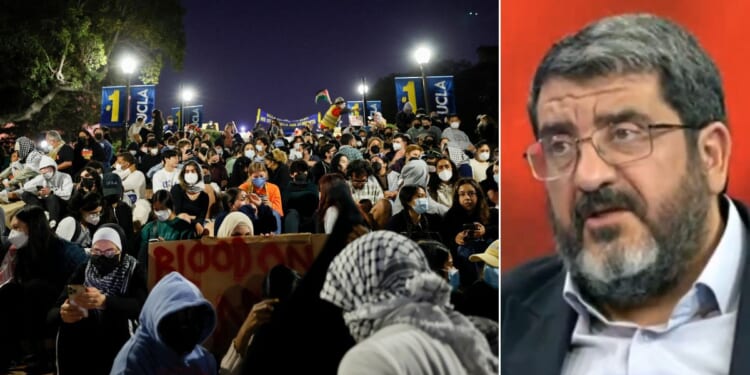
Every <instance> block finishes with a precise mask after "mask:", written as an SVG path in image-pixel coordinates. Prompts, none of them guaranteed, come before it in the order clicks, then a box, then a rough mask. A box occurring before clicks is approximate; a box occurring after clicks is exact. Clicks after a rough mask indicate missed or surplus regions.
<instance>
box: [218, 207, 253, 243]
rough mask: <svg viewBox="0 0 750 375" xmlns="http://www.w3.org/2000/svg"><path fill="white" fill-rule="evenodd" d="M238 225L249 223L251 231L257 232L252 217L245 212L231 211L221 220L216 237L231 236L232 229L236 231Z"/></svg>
mask: <svg viewBox="0 0 750 375" xmlns="http://www.w3.org/2000/svg"><path fill="white" fill-rule="evenodd" d="M238 225H247V226H248V227H250V232H251V233H253V234H255V229H254V228H253V222H252V221H251V220H250V218H249V217H248V216H247V215H245V214H244V213H242V212H239V211H236V212H231V213H229V215H227V216H226V217H225V218H224V221H222V222H221V226H220V227H219V229H218V230H217V231H216V237H218V238H226V237H231V236H232V231H234V228H236V227H237V226H238Z"/></svg>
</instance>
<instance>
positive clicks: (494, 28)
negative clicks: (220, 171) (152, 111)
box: [157, 0, 499, 127]
mask: <svg viewBox="0 0 750 375" xmlns="http://www.w3.org/2000/svg"><path fill="white" fill-rule="evenodd" d="M354 3H355V2H345V1H328V0H323V1H283V0H277V1H221V0H218V1H200V0H185V1H183V5H184V7H185V9H186V14H185V18H184V27H185V35H186V40H187V47H186V50H185V62H184V67H183V70H182V71H180V72H177V71H175V70H174V69H172V68H171V67H166V68H165V69H164V70H163V71H162V75H161V80H160V83H159V85H158V86H157V108H160V109H162V111H163V112H165V113H168V112H169V107H172V106H178V105H179V100H178V95H177V93H178V91H179V85H180V83H183V84H184V85H185V86H189V87H192V88H193V89H194V90H195V91H196V93H197V95H198V96H197V98H196V99H195V100H194V102H195V104H203V105H204V108H205V113H206V116H205V117H204V121H208V120H214V121H219V122H220V124H221V125H222V127H223V125H224V123H225V122H227V121H229V120H234V121H236V122H237V123H238V125H250V126H251V125H252V124H254V123H255V115H256V112H257V108H258V107H260V108H262V109H264V110H266V111H268V112H270V113H271V114H273V115H276V116H279V117H281V118H286V119H298V118H302V117H305V116H307V115H311V114H314V113H317V112H318V111H323V112H324V111H325V109H327V106H326V105H323V104H318V105H316V104H315V103H314V100H313V99H314V94H315V92H316V91H317V90H319V89H323V88H327V89H328V90H329V92H330V94H331V99H334V98H335V97H337V96H343V97H344V98H346V99H347V100H357V99H358V98H359V94H358V93H357V85H358V84H359V83H360V80H361V77H363V76H364V77H365V78H366V79H367V80H368V83H370V85H372V84H374V82H375V81H376V80H377V79H379V78H381V77H383V76H386V75H388V74H390V73H399V72H404V73H405V72H409V71H413V70H415V69H416V71H418V65H417V64H416V62H415V61H414V59H413V57H412V53H413V50H414V48H416V46H417V45H420V44H423V43H424V44H428V45H430V46H431V47H432V49H433V61H434V60H441V59H450V60H461V59H464V60H468V61H470V62H472V63H476V62H477V55H476V49H477V47H479V46H481V45H494V46H497V45H499V40H498V35H499V31H498V30H499V24H498V16H499V14H498V4H499V1H497V0H462V1H456V0H453V1H449V0H412V1H408V0H407V1H396V0H370V1H362V2H356V5H353V4H354ZM426 73H427V75H439V74H441V72H436V71H430V68H429V64H428V65H427V66H426ZM368 99H380V100H384V101H385V100H395V99H394V98H368ZM388 120H389V121H392V120H393V119H388Z"/></svg>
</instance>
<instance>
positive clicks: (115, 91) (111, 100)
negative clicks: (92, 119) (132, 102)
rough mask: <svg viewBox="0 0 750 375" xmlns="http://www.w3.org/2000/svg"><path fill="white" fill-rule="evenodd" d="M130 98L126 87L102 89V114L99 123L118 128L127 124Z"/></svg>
mask: <svg viewBox="0 0 750 375" xmlns="http://www.w3.org/2000/svg"><path fill="white" fill-rule="evenodd" d="M127 103H128V97H127V94H126V93H125V86H107V87H102V112H101V117H100V119H99V123H100V124H102V125H106V126H112V127H118V126H122V125H123V124H124V123H125V116H126V115H127Z"/></svg>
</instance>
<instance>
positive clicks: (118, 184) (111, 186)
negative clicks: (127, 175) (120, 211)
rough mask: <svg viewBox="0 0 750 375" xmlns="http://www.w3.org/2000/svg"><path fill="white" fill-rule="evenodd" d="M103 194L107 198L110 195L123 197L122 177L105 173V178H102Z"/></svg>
mask: <svg viewBox="0 0 750 375" xmlns="http://www.w3.org/2000/svg"><path fill="white" fill-rule="evenodd" d="M102 192H103V193H104V196H105V197H107V196H110V195H116V196H118V197H119V196H120V195H122V192H123V188H122V179H121V178H120V176H118V175H116V174H114V173H105V174H104V177H102Z"/></svg>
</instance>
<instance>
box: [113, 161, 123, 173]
mask: <svg viewBox="0 0 750 375" xmlns="http://www.w3.org/2000/svg"><path fill="white" fill-rule="evenodd" d="M115 170H116V171H118V172H119V171H121V170H122V165H120V164H117V163H116V164H115Z"/></svg>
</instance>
